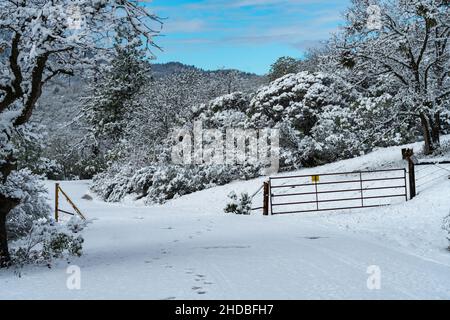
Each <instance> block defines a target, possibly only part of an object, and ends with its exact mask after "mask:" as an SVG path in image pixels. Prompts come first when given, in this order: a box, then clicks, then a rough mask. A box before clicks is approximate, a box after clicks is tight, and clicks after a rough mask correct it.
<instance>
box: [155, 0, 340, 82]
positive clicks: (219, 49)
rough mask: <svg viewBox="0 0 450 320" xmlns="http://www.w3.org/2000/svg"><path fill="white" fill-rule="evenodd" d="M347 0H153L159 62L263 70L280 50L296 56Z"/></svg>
mask: <svg viewBox="0 0 450 320" xmlns="http://www.w3.org/2000/svg"><path fill="white" fill-rule="evenodd" d="M348 3H349V0H153V1H151V3H150V4H149V7H150V9H151V11H153V12H154V13H156V14H157V15H158V16H160V17H163V18H165V20H164V27H163V30H162V35H163V36H161V37H158V38H157V39H156V42H157V44H158V45H160V46H161V47H162V48H163V52H159V51H155V53H156V55H157V57H158V59H157V62H169V61H179V62H182V63H185V64H189V65H195V66H197V67H200V68H203V69H208V70H214V69H220V68H233V69H240V70H243V71H248V72H254V73H258V74H264V73H266V72H267V71H268V70H269V67H270V65H271V64H272V63H273V62H274V61H275V60H276V59H277V58H279V57H281V56H292V57H297V58H300V57H301V56H302V52H303V50H304V49H305V48H307V47H309V46H312V45H314V44H316V43H317V42H318V41H321V40H325V39H327V38H328V37H329V35H330V33H331V32H333V31H335V30H336V28H337V26H338V25H339V24H340V23H341V22H342V18H341V13H342V12H343V11H344V9H345V8H346V6H347V5H348Z"/></svg>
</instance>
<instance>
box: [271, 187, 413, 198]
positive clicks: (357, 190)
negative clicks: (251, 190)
mask: <svg viewBox="0 0 450 320" xmlns="http://www.w3.org/2000/svg"><path fill="white" fill-rule="evenodd" d="M311 186H314V185H313V184H311ZM404 188H405V186H404V185H403V186H392V187H378V188H363V189H362V191H375V190H390V189H404ZM346 192H361V188H359V189H346V190H330V191H318V192H304V193H288V194H272V197H273V198H279V197H293V196H310V195H315V194H329V193H346Z"/></svg>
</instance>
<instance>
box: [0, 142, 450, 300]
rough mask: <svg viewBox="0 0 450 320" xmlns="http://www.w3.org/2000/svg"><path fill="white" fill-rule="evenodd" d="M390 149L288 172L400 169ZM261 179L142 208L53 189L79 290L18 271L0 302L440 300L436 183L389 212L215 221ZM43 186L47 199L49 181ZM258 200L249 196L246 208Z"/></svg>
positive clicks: (447, 260) (447, 261)
mask: <svg viewBox="0 0 450 320" xmlns="http://www.w3.org/2000/svg"><path fill="white" fill-rule="evenodd" d="M414 147H415V149H417V150H418V149H419V148H420V145H415V146H414ZM400 149H401V148H400V147H396V148H388V149H381V150H378V151H376V152H374V153H371V154H369V155H366V156H363V157H360V158H357V159H352V160H347V161H341V162H338V163H334V164H330V165H326V166H323V167H320V168H314V169H308V170H301V171H300V172H298V174H317V173H326V172H337V171H353V170H368V169H380V168H402V167H404V163H403V162H402V161H400V155H401V153H400ZM291 174H292V173H291ZM264 180H265V179H263V178H261V179H256V180H253V181H248V182H235V183H232V184H230V185H227V186H224V187H217V188H213V189H210V190H206V191H203V192H198V193H195V194H192V195H188V196H185V197H182V198H179V199H176V200H173V201H171V202H169V203H167V204H165V205H162V206H152V207H145V206H143V205H142V204H141V203H139V202H133V201H131V200H127V201H124V202H123V203H120V204H108V203H104V202H102V201H100V200H98V199H94V200H92V201H88V200H82V199H81V198H82V197H83V196H84V195H85V194H87V193H89V191H88V190H89V182H88V181H79V182H63V183H62V188H63V189H64V190H65V191H66V192H67V193H68V194H69V195H70V196H72V198H73V200H74V201H75V202H76V203H77V204H79V207H80V209H81V211H82V212H83V213H84V214H85V215H86V216H87V217H88V218H89V219H91V220H92V223H91V224H90V226H89V227H88V228H87V230H86V231H85V233H84V234H85V240H86V242H85V247H84V255H83V256H82V257H81V258H76V259H72V260H71V261H70V264H73V265H77V266H79V267H80V268H81V290H68V289H67V287H66V280H67V277H68V275H67V274H66V268H67V263H66V262H60V263H58V264H57V265H55V266H54V267H53V268H52V269H47V268H45V267H27V268H25V269H24V270H22V272H21V277H18V276H17V275H16V274H14V272H13V271H12V270H9V271H1V272H0V298H1V299H19V298H21V299H22V298H24V299H49V298H52V299H54V298H56V299H116V298H119V299H450V252H448V251H446V250H445V248H446V247H447V246H448V243H447V241H446V239H445V236H446V235H445V233H444V231H443V230H441V224H442V219H443V217H444V216H445V215H447V214H448V212H449V211H450V197H449V195H450V181H449V180H448V179H447V177H442V178H440V179H439V180H436V181H435V182H433V183H432V184H429V185H428V186H427V188H425V189H424V190H422V191H421V193H420V194H419V196H418V197H417V198H416V199H415V200H413V201H410V202H405V201H404V200H400V201H399V200H398V199H397V200H395V203H393V205H392V206H390V207H383V208H375V209H358V210H352V211H350V210H344V211H333V212H326V213H324V212H321V213H306V214H293V215H280V216H270V217H263V216H262V215H261V214H260V213H255V214H254V215H252V216H233V215H226V214H224V213H223V208H224V207H225V204H226V202H227V195H228V194H229V193H230V192H231V191H236V192H243V191H245V192H248V193H249V194H252V193H254V192H256V191H257V190H258V188H259V187H260V186H261V185H262V183H263V181H264ZM47 184H48V188H49V190H50V192H51V193H53V188H54V183H53V182H48V183H47ZM49 201H51V202H52V203H53V199H49ZM261 201H262V200H261V197H260V196H258V197H257V198H256V200H255V204H254V205H255V206H260V205H261ZM67 209H68V207H67ZM370 266H378V267H379V268H380V271H381V289H380V290H370V289H369V288H368V286H367V280H368V278H369V274H368V273H367V271H368V267H370Z"/></svg>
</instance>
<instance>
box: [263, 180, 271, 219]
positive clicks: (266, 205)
mask: <svg viewBox="0 0 450 320" xmlns="http://www.w3.org/2000/svg"><path fill="white" fill-rule="evenodd" d="M269 193H270V186H269V183H268V182H264V204H263V215H265V216H268V215H269V199H270V194H269Z"/></svg>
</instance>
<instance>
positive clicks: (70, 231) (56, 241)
mask: <svg viewBox="0 0 450 320" xmlns="http://www.w3.org/2000/svg"><path fill="white" fill-rule="evenodd" d="M85 226H86V222H85V221H82V220H80V219H79V218H77V217H73V218H72V219H71V220H70V221H69V222H68V223H67V224H66V225H61V224H56V223H55V222H54V221H53V220H51V219H47V218H42V219H39V220H36V221H34V222H33V224H32V226H31V228H30V230H29V232H28V234H27V235H26V236H25V237H23V238H21V239H20V240H18V241H15V242H14V243H13V249H12V250H11V257H12V263H13V265H15V266H22V265H24V264H46V265H48V266H50V264H51V263H52V261H53V260H55V259H62V258H68V257H70V256H76V257H79V256H81V254H82V247H83V242H84V239H83V237H82V236H81V235H80V232H81V231H82V230H83V229H84V228H85Z"/></svg>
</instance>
